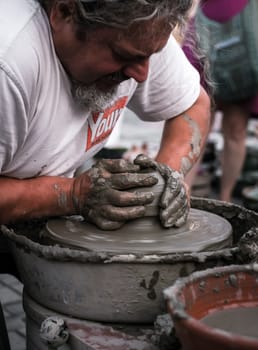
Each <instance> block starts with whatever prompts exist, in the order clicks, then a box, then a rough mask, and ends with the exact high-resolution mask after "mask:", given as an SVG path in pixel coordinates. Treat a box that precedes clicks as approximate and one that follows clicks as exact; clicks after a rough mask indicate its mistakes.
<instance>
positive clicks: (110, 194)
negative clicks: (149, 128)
mask: <svg viewBox="0 0 258 350" xmlns="http://www.w3.org/2000/svg"><path fill="white" fill-rule="evenodd" d="M139 170H140V167H139V166H137V165H134V164H132V163H131V162H128V161H125V160H123V159H114V160H112V159H103V160H101V161H99V162H98V163H96V164H95V165H94V166H93V167H92V168H91V169H90V170H88V171H87V172H85V173H83V174H81V175H80V176H79V177H78V178H76V179H75V183H74V191H73V198H74V200H75V201H76V206H77V211H78V212H79V214H80V215H82V216H84V217H85V218H86V219H87V220H88V221H90V222H92V223H94V224H96V225H97V226H98V227H99V228H101V229H103V230H114V229H117V228H119V227H121V226H122V225H123V224H124V223H125V222H126V221H128V220H131V219H136V218H138V217H142V216H144V214H145V205H146V204H149V203H151V202H152V201H153V199H154V195H153V193H152V192H145V193H141V192H139V193H138V192H137V187H143V186H153V185H155V184H156V183H157V179H156V178H155V177H153V176H151V175H149V174H141V173H140V171H139ZM131 188H135V189H136V191H135V192H128V191H126V190H128V189H131Z"/></svg>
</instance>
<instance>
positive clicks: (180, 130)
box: [156, 89, 210, 175]
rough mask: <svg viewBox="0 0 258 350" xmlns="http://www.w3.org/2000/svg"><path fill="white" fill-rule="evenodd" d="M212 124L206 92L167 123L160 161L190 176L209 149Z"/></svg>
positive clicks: (158, 157) (157, 158) (158, 155)
mask: <svg viewBox="0 0 258 350" xmlns="http://www.w3.org/2000/svg"><path fill="white" fill-rule="evenodd" d="M209 125H210V102H209V97H208V96H207V94H206V92H205V91H204V90H203V89H202V90H201V93H200V96H199V98H198V100H197V101H196V103H195V104H194V105H193V106H192V107H191V108H190V109H189V110H187V111H185V112H184V113H183V114H182V115H180V116H178V117H175V118H173V119H170V120H168V121H167V122H166V123H165V127H164V131H163V136H162V141H161V146H160V150H159V152H158V154H157V157H156V160H157V161H158V162H160V163H164V164H167V165H169V166H170V167H171V168H172V169H175V170H178V171H180V172H181V173H183V174H184V175H186V174H187V173H188V171H189V170H190V169H191V168H192V166H193V165H194V163H195V162H196V161H197V159H198V158H199V156H200V154H201V151H202V149H203V148H204V146H205V142H206V139H207V135H208V132H209Z"/></svg>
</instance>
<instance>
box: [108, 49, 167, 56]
mask: <svg viewBox="0 0 258 350" xmlns="http://www.w3.org/2000/svg"><path fill="white" fill-rule="evenodd" d="M162 49H163V48H159V49H158V50H156V51H155V52H151V53H150V54H148V53H146V54H144V53H143V52H140V51H138V52H137V51H135V52H129V51H126V50H123V49H121V48H118V47H114V52H115V53H116V54H118V55H119V56H121V57H123V58H126V59H136V58H138V59H146V58H149V57H150V56H151V55H153V54H155V53H159V52H161V51H162Z"/></svg>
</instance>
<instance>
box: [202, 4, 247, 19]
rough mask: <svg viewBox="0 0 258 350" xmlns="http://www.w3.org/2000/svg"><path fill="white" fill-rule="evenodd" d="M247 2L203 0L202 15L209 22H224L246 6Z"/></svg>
mask: <svg viewBox="0 0 258 350" xmlns="http://www.w3.org/2000/svg"><path fill="white" fill-rule="evenodd" d="M247 3H248V0H203V1H202V2H201V6H202V11H203V13H204V14H205V15H206V16H207V17H208V18H209V19H211V20H214V21H217V22H226V21H228V20H229V19H230V18H232V17H233V16H235V15H237V14H238V13H239V12H241V11H242V10H243V8H244V7H245V6H246V5H247Z"/></svg>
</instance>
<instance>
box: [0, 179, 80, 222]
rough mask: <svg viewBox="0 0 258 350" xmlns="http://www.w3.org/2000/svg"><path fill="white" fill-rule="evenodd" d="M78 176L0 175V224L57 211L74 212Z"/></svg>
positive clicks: (51, 214) (59, 212) (59, 213)
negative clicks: (25, 177)
mask: <svg viewBox="0 0 258 350" xmlns="http://www.w3.org/2000/svg"><path fill="white" fill-rule="evenodd" d="M73 181H74V179H69V178H62V177H54V176H53V177H50V176H42V177H37V178H33V179H24V180H19V179H14V178H8V177H0V224H8V223H11V222H15V221H17V220H21V219H22V220H28V219H33V218H40V217H45V216H53V215H68V214H70V215H72V214H75V208H74V205H73V200H72V187H73Z"/></svg>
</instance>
